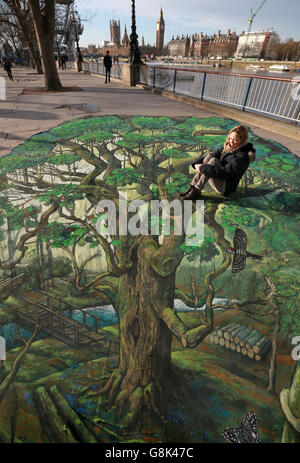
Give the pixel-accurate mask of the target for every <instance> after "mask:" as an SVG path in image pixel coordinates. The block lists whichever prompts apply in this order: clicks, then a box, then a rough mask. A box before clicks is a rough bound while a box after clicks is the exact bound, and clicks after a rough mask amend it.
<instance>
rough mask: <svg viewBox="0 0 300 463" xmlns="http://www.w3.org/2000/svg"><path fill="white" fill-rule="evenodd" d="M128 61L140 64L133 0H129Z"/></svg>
mask: <svg viewBox="0 0 300 463" xmlns="http://www.w3.org/2000/svg"><path fill="white" fill-rule="evenodd" d="M129 61H130V64H142V61H141V53H140V49H139V42H138V35H137V33H136V21H135V0H131V34H130V52H129Z"/></svg>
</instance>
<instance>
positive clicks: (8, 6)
mask: <svg viewBox="0 0 300 463" xmlns="http://www.w3.org/2000/svg"><path fill="white" fill-rule="evenodd" d="M0 3H1V6H2V11H1V20H0V24H3V25H4V26H5V25H6V27H7V26H10V27H13V28H14V29H15V32H16V34H19V35H20V38H21V40H22V41H23V42H24V43H25V45H26V47H27V49H28V52H29V55H30V58H31V61H32V63H33V65H34V67H35V68H36V70H37V72H38V73H39V74H42V73H43V70H42V65H41V61H40V56H39V53H38V45H37V39H36V35H35V30H34V25H33V20H32V16H31V13H30V9H29V5H28V1H27V0H2V1H1V2H0Z"/></svg>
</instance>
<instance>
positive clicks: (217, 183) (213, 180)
mask: <svg viewBox="0 0 300 463" xmlns="http://www.w3.org/2000/svg"><path fill="white" fill-rule="evenodd" d="M248 137H249V134H248V130H247V129H246V127H244V126H242V125H237V126H235V127H233V128H232V129H231V130H230V132H229V133H228V135H227V138H226V141H225V144H224V146H223V147H222V148H219V149H218V150H217V151H215V152H214V153H213V154H208V155H202V156H201V157H200V158H199V159H198V160H197V161H196V162H194V163H193V164H192V166H193V168H194V169H196V171H197V173H196V175H195V176H194V178H193V180H192V183H191V185H190V187H189V188H188V190H186V191H184V192H183V193H180V196H181V198H182V199H197V198H200V197H201V190H202V189H203V188H204V185H205V184H206V183H207V181H208V182H209V184H210V186H211V187H212V188H213V189H214V190H215V191H217V193H220V194H222V195H227V194H229V193H233V192H234V191H236V189H237V186H238V184H239V182H240V180H241V178H242V177H243V175H244V173H245V172H246V170H247V168H248V166H249V164H250V162H252V161H254V160H255V152H256V151H255V149H254V147H253V145H252V143H249V142H248Z"/></svg>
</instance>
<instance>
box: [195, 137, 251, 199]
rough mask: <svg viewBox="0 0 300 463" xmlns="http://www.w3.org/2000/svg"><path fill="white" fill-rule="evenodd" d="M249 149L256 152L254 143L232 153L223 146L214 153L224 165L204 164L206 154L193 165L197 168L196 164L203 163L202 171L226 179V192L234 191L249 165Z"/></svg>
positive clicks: (208, 175)
mask: <svg viewBox="0 0 300 463" xmlns="http://www.w3.org/2000/svg"><path fill="white" fill-rule="evenodd" d="M249 151H252V152H253V153H255V149H254V147H253V145H252V143H247V144H246V145H244V146H242V147H241V148H238V149H236V150H235V151H233V152H231V153H226V152H225V151H224V150H223V148H219V149H218V150H217V151H215V152H214V153H212V155H213V156H214V157H216V158H217V159H219V161H220V163H221V166H222V167H219V166H211V165H209V164H202V163H203V160H204V158H205V156H206V154H205V155H202V156H201V157H200V158H199V159H198V160H197V161H195V162H193V164H192V166H193V168H194V169H195V164H202V165H201V168H200V170H201V173H203V174H205V175H206V176H207V177H209V178H221V179H224V180H225V181H226V190H225V194H228V193H233V192H234V191H236V188H237V186H238V184H239V181H240V180H241V178H242V176H243V175H244V173H245V171H246V169H247V168H248V166H249V156H248V153H249Z"/></svg>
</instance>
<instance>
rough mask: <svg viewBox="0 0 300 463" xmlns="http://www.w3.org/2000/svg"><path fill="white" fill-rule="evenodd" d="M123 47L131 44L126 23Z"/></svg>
mask: <svg viewBox="0 0 300 463" xmlns="http://www.w3.org/2000/svg"><path fill="white" fill-rule="evenodd" d="M122 45H123V47H128V46H129V38H128V34H127V29H126V24H125V30H124V35H123V44H122Z"/></svg>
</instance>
